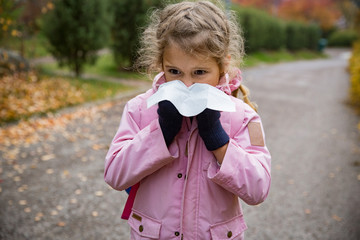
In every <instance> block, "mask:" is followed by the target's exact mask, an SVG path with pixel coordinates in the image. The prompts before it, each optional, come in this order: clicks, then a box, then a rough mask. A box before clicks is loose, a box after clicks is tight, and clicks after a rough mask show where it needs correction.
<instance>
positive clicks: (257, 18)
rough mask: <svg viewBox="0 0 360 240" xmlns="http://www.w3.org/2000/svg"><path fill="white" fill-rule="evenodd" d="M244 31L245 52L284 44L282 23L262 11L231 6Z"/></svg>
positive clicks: (283, 26)
mask: <svg viewBox="0 0 360 240" xmlns="http://www.w3.org/2000/svg"><path fill="white" fill-rule="evenodd" d="M233 10H234V11H235V13H236V14H237V17H238V22H239V23H240V26H241V28H242V30H243V33H244V38H245V48H246V51H247V52H256V51H258V50H261V49H271V50H278V49H281V48H283V47H284V46H285V25H284V23H283V22H282V21H281V20H279V19H277V18H275V17H272V16H270V15H269V14H267V13H266V12H264V11H261V10H257V9H252V8H243V7H240V6H233Z"/></svg>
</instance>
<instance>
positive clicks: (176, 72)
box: [169, 69, 180, 75]
mask: <svg viewBox="0 0 360 240" xmlns="http://www.w3.org/2000/svg"><path fill="white" fill-rule="evenodd" d="M169 72H170V73H171V74H174V75H178V74H180V71H179V70H176V69H169Z"/></svg>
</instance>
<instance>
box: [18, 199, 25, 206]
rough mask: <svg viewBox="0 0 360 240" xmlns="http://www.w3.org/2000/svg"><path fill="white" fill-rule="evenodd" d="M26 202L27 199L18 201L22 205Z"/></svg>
mask: <svg viewBox="0 0 360 240" xmlns="http://www.w3.org/2000/svg"><path fill="white" fill-rule="evenodd" d="M26 204H27V201H26V200H20V201H19V205H21V206H24V205H26Z"/></svg>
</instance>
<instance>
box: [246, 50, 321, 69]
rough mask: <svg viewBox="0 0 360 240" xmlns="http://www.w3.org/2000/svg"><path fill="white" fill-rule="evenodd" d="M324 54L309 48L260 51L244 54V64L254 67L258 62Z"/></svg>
mask: <svg viewBox="0 0 360 240" xmlns="http://www.w3.org/2000/svg"><path fill="white" fill-rule="evenodd" d="M326 57H327V56H326V54H324V53H320V52H314V51H309V50H301V51H296V52H290V51H287V50H280V51H261V52H255V53H252V54H249V55H247V56H245V59H244V66H245V67H254V66H256V65H259V64H274V63H280V62H290V61H297V60H311V59H318V58H326Z"/></svg>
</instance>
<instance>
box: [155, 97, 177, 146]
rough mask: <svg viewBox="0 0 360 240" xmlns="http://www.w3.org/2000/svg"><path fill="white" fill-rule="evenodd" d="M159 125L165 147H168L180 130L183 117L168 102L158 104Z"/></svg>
mask: <svg viewBox="0 0 360 240" xmlns="http://www.w3.org/2000/svg"><path fill="white" fill-rule="evenodd" d="M157 112H158V114H159V123H160V127H161V131H162V133H163V136H164V139H165V142H166V145H167V146H169V145H170V144H171V142H172V141H173V140H174V138H175V136H176V134H178V132H179V131H180V129H181V124H182V119H183V116H182V115H181V114H180V113H179V111H178V110H177V109H176V108H175V106H174V105H173V104H172V103H171V102H170V101H167V100H165V101H161V102H159V108H158V110H157Z"/></svg>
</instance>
